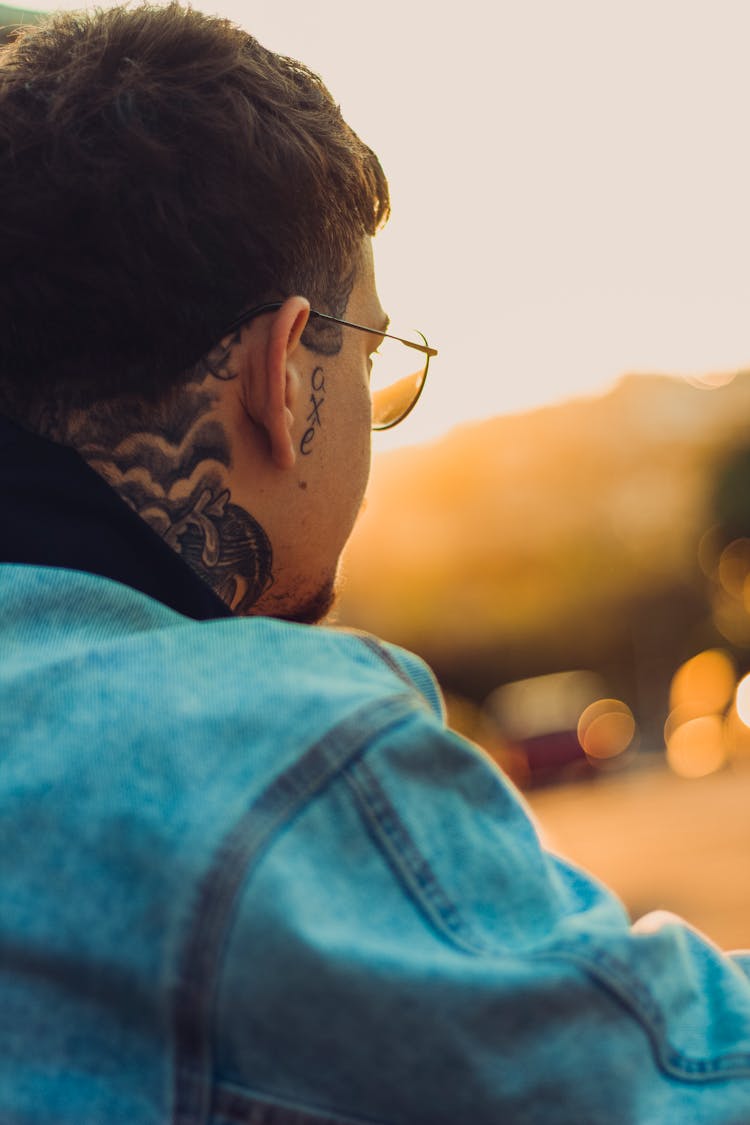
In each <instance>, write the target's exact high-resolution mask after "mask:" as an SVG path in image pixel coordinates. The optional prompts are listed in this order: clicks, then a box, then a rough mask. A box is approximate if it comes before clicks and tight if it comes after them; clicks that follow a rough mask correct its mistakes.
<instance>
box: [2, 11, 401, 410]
mask: <svg viewBox="0 0 750 1125" xmlns="http://www.w3.org/2000/svg"><path fill="white" fill-rule="evenodd" d="M388 205H389V203H388V188H387V184H386V181H385V178H384V176H383V173H382V169H381V168H380V164H379V163H378V160H377V158H376V157H375V156H374V154H373V153H372V152H371V150H370V149H368V148H367V146H365V145H364V144H363V143H362V142H361V141H360V140H359V138H358V137H357V136H356V135H355V134H354V133H353V131H352V130H351V129H350V128H349V126H348V125H347V124H346V123H345V122H344V120H343V119H342V117H341V114H340V112H339V110H338V108H337V106H336V105H335V103H334V102H333V100H332V98H331V96H330V94H329V93H328V91H327V90H326V88H325V87H324V86H323V84H322V83H321V82H320V80H319V79H318V78H317V77H316V76H315V75H314V74H312V73H311V72H310V71H309V70H307V69H306V68H305V67H304V66H302V65H301V64H299V63H297V62H295V61H293V60H291V59H287V58H284V57H282V56H279V55H276V54H274V53H273V52H271V51H268V50H266V49H265V48H263V47H262V46H261V45H260V44H259V43H258V42H257V41H256V40H255V39H253V38H252V37H251V36H250V35H248V34H247V33H245V32H244V31H242V30H240V29H238V28H236V27H234V26H233V25H232V24H230V23H229V22H227V21H225V20H221V19H217V18H211V17H206V16H203V15H201V14H200V13H198V12H195V11H192V10H190V9H186V8H181V7H180V6H179V5H177V4H172V5H170V6H168V7H164V8H151V7H148V6H144V7H138V8H131V9H128V8H115V9H110V10H109V11H103V12H102V11H99V12H96V13H92V14H88V15H87V14H80V13H79V14H75V15H65V14H60V15H57V16H54V17H53V18H52V19H50V20H49V21H47V22H45V23H44V24H43V25H42V26H41V27H40V28H29V29H25V30H24V31H23V32H22V33H21V34H20V36H19V37H18V38H17V39H16V40H15V41H14V42H13V43H11V44H10V45H8V46H6V47H5V48H3V49H2V51H0V409H3V410H5V411H6V412H7V413H9V414H11V415H14V416H15V417H16V418H18V419H19V420H22V421H23V420H26V421H28V419H29V418H33V417H34V416H35V415H36V414H37V413H38V409H39V404H40V403H41V402H43V401H44V400H45V398H46V397H47V396H48V395H49V393H50V391H51V390H52V389H53V388H54V390H55V393H56V394H57V395H58V396H59V394H60V393H61V392H63V393H64V394H65V396H66V398H67V400H68V401H69V402H70V403H73V402H76V403H80V404H81V405H84V404H86V403H87V402H92V401H95V400H97V399H101V398H108V397H111V396H112V395H117V394H121V393H133V394H136V395H137V396H138V397H140V398H144V399H147V400H151V399H156V398H159V397H160V396H162V395H163V393H164V392H165V391H166V390H167V389H168V388H170V387H171V386H173V385H175V384H177V383H179V382H180V379H181V378H182V375H183V373H184V372H186V371H187V370H189V369H190V368H191V365H194V364H195V363H196V362H197V361H198V360H199V359H200V357H201V356H203V355H204V354H205V353H206V352H207V351H208V350H209V349H210V348H211V346H212V345H213V344H215V342H216V340H217V339H218V338H219V337H220V335H221V333H222V331H223V329H224V327H225V326H226V324H227V323H228V322H229V321H231V320H232V318H233V317H235V316H236V315H237V314H238V313H240V312H241V311H242V310H243V309H245V308H246V307H248V306H250V305H253V304H257V303H259V302H261V301H265V300H268V299H278V298H283V297H286V296H287V295H289V294H290V293H295V292H296V293H302V294H304V295H305V296H307V297H308V298H309V299H310V300H311V302H313V303H314V304H315V305H316V306H317V307H318V308H321V309H324V310H327V311H329V312H333V313H340V312H341V311H342V309H343V306H344V305H345V304H346V297H347V294H348V289H349V287H350V285H351V277H352V272H353V270H354V267H355V262H356V258H357V254H358V251H359V248H360V246H361V240H362V237H363V236H364V235H367V234H373V233H374V232H375V230H376V228H377V227H378V226H379V225H380V224H381V223H382V222H383V221H384V219H385V218H386V216H387V212H388Z"/></svg>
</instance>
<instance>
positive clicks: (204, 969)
mask: <svg viewBox="0 0 750 1125" xmlns="http://www.w3.org/2000/svg"><path fill="white" fill-rule="evenodd" d="M420 707H421V704H420V703H419V699H418V697H417V696H416V695H414V694H413V693H409V694H406V693H399V694H395V695H392V696H388V697H386V698H382V697H380V698H378V699H377V700H373V701H370V702H367V703H365V704H363V705H361V706H360V707H358V708H357V709H355V710H354V711H353V712H352V713H351V714H349V715H348V716H347V717H346V718H345V719H343V720H341V721H340V722H339V723H337V724H336V725H335V726H333V727H331V728H330V729H329V730H328V731H327V732H326V734H325V735H323V737H322V738H320V739H319V740H318V741H317V742H315V743H314V744H313V745H311V746H309V747H308V749H307V750H306V751H305V752H304V753H302V754H301V755H300V756H299V757H298V758H297V759H296V760H295V761H294V763H293V764H292V765H291V766H289V767H288V768H287V769H285V770H284V771H283V772H282V773H280V774H279V775H278V776H277V777H276V778H275V779H274V780H273V781H272V782H271V783H270V784H269V785H268V786H267V787H266V788H265V789H264V790H263V791H262V792H261V793H260V794H259V795H258V797H256V798H255V799H254V800H253V801H252V802H251V803H250V804H249V805H248V806H247V808H246V809H245V811H244V812H243V814H242V815H241V816H240V817H239V819H238V820H237V821H236V822H235V823H234V824H233V825H232V827H231V828H230V829H229V831H228V832H227V833H226V834H225V835H224V837H223V838H222V841H221V843H220V845H219V847H218V848H217V849H216V852H215V853H214V855H213V857H212V860H211V863H210V864H209V865H208V867H207V869H206V871H205V872H204V874H203V877H202V878H201V879H200V880H199V882H198V884H197V887H196V890H195V894H194V902H193V907H192V911H191V915H190V917H191V924H190V925H189V926H188V929H187V933H186V936H185V939H184V941H183V943H182V948H181V951H180V954H179V958H178V964H177V978H176V980H175V983H174V986H173V995H172V1036H173V1051H174V1071H173V1095H172V1097H173V1104H172V1115H171V1122H172V1125H205V1123H206V1122H208V1120H209V1113H210V1101H211V1081H212V1078H211V1063H212V1051H211V1042H210V1036H211V1023H212V1015H213V1005H214V998H215V995H216V989H217V985H218V979H219V973H220V964H219V962H220V958H221V952H222V950H223V948H224V944H225V940H226V936H227V933H228V930H229V927H230V925H231V921H232V915H233V910H234V907H235V904H236V901H237V898H238V896H239V893H240V889H241V887H242V885H243V883H244V881H245V879H246V877H247V874H248V872H249V871H250V870H251V868H252V867H253V866H254V865H255V864H256V863H257V862H258V860H259V858H260V857H261V856H262V854H263V853H264V852H265V851H266V849H267V848H268V847H269V846H270V845H271V843H272V841H273V839H274V837H275V836H276V835H277V834H278V832H279V831H281V830H282V829H283V828H284V827H285V825H287V824H288V823H289V822H290V820H291V819H292V818H293V817H295V816H296V815H298V814H299V812H300V811H301V810H302V809H303V808H304V806H305V805H306V804H307V803H308V802H309V801H310V800H312V799H313V798H314V797H315V796H317V795H318V794H319V793H320V792H322V790H323V789H324V788H325V787H326V786H327V785H328V784H329V783H330V782H331V781H332V780H333V779H334V778H336V777H337V776H339V775H340V774H341V772H342V770H343V769H344V768H345V766H346V765H347V764H348V763H349V762H350V761H351V760H352V759H353V758H355V757H356V756H358V755H361V754H362V753H364V751H365V749H366V748H367V745H368V744H369V742H370V741H371V740H372V739H373V737H375V736H376V735H379V734H382V733H384V732H385V731H387V730H388V729H389V728H390V727H392V726H394V725H396V724H397V723H399V722H401V721H402V720H403V719H404V718H406V717H407V716H408V715H409V714H411V713H413V712H414V711H415V710H416V709H418V708H420Z"/></svg>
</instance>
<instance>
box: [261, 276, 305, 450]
mask: <svg viewBox="0 0 750 1125" xmlns="http://www.w3.org/2000/svg"><path fill="white" fill-rule="evenodd" d="M309 316H310V302H309V301H307V300H306V299H305V298H304V297H287V299H286V300H285V301H284V303H283V305H282V306H281V308H280V309H278V311H277V312H275V313H273V315H272V317H271V319H270V323H269V326H268V332H267V335H266V340H265V371H264V376H263V378H264V388H263V390H264V399H265V402H264V409H263V415H262V425H263V427H264V429H265V431H266V434H267V435H268V441H269V444H270V447H271V456H272V458H273V461H274V464H275V465H276V467H277V468H279V469H291V468H292V467H293V466H294V463H295V460H296V453H295V446H294V438H293V434H292V431H293V428H294V409H295V407H296V404H297V401H298V397H299V375H298V367H297V364H296V363H295V362H294V358H293V357H294V353H295V352H296V351H297V350H298V348H299V345H300V338H301V336H302V333H303V332H304V330H305V326H306V324H307V321H308V319H309Z"/></svg>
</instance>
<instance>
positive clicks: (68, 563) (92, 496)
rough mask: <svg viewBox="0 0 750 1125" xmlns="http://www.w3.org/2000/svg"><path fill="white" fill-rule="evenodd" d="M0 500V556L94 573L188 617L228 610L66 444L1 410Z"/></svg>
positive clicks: (208, 616) (217, 614) (206, 616)
mask: <svg viewBox="0 0 750 1125" xmlns="http://www.w3.org/2000/svg"><path fill="white" fill-rule="evenodd" d="M0 505H1V507H0V510H1V511H2V522H0V562H9V563H30V564H32V565H35V566H54V567H64V568H65V569H68V570H82V571H86V572H88V573H90V574H99V575H101V576H102V577H103V578H112V579H114V580H115V582H122V583H123V584H124V585H125V586H131V587H132V588H133V589H134V590H140V591H141V592H142V593H144V594H148V596H149V597H151V598H155V599H156V600H157V601H160V602H162V603H163V604H164V605H166V606H169V608H170V609H174V610H176V611H177V612H178V613H182V614H185V615H186V616H187V617H192V618H194V619H195V620H196V621H208V620H210V619H212V618H216V617H232V616H233V614H232V611H231V610H230V609H229V607H228V606H227V605H226V604H225V603H224V602H223V601H222V600H221V598H220V597H219V596H218V594H215V593H214V591H213V590H212V589H211V587H210V586H209V585H208V584H207V583H206V582H204V581H203V580H202V579H201V578H200V577H199V576H198V575H197V574H195V573H194V571H192V570H191V569H190V567H189V566H188V565H187V563H185V562H184V561H183V560H182V559H181V558H180V556H179V555H178V554H177V552H176V551H173V550H172V548H171V547H169V546H168V545H167V544H166V543H165V542H164V541H163V540H162V539H160V538H159V536H158V535H157V534H156V532H155V531H152V529H151V528H150V527H149V526H148V524H147V523H146V522H145V521H144V520H142V519H141V518H140V516H138V515H137V514H136V513H135V512H134V511H132V509H131V508H129V507H128V505H127V504H126V503H125V502H124V500H121V499H120V497H119V496H118V495H117V493H116V492H115V491H114V489H112V488H110V486H109V485H108V484H107V483H106V481H104V480H103V479H102V478H101V477H100V476H99V474H98V473H97V472H95V470H94V469H92V468H91V467H90V466H89V465H87V464H86V462H85V461H84V460H83V458H82V457H79V455H78V454H77V453H76V452H75V451H74V450H72V449H68V448H66V447H65V446H63V445H57V444H56V443H54V442H51V441H47V439H46V438H41V437H37V436H35V435H33V434H30V433H27V432H26V431H25V430H23V429H22V428H21V427H20V426H17V425H16V424H15V423H14V422H11V421H10V420H9V419H8V418H5V417H3V416H2V415H0Z"/></svg>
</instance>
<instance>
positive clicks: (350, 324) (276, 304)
mask: <svg viewBox="0 0 750 1125" xmlns="http://www.w3.org/2000/svg"><path fill="white" fill-rule="evenodd" d="M281 304H282V302H281V301H269V302H268V303H267V304H265V305H258V306H257V308H254V309H250V310H248V312H246V313H243V314H242V315H241V316H238V317H237V319H236V320H233V321H232V323H231V324H230V325H229V326H228V327H227V328H226V329H225V330H224V331H225V334H227V335H228V334H229V333H230V332H236V331H237V329H238V328H241V327H242V325H243V324H247V322H248V321H249V320H253V319H254V318H255V317H256V316H260V315H261V313H267V312H275V311H276V309H280V308H281ZM310 316H317V317H319V318H320V319H321V320H330V321H332V322H333V323H334V324H344V325H346V327H347V328H358V329H359V330H360V332H371V333H372V334H373V335H374V336H385V337H386V338H387V339H388V340H398V342H399V343H400V344H405V345H406V347H407V348H413V349H414V351H415V352H421V353H422V355H426V356H427V357H428V358H429V359H432V358H433V356H436V355H437V354H438V353H437V348H431V347H430V345H429V344H428V343H427V341H426V340H425V342H424V343H423V344H418V343H417V342H416V341H415V340H405V339H404V337H403V336H392V335H391V333H390V332H382V331H381V330H380V329H379V328H368V327H367V325H365V324H355V323H354V321H353V320H342V319H341V317H340V316H331V315H330V313H324V312H318V310H317V309H310ZM419 335H420V336H422V333H421V332H420V333H419ZM422 339H423V340H424V336H422Z"/></svg>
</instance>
